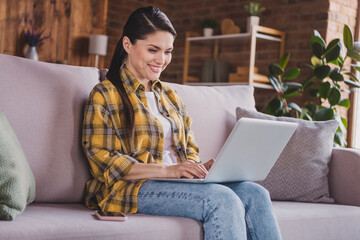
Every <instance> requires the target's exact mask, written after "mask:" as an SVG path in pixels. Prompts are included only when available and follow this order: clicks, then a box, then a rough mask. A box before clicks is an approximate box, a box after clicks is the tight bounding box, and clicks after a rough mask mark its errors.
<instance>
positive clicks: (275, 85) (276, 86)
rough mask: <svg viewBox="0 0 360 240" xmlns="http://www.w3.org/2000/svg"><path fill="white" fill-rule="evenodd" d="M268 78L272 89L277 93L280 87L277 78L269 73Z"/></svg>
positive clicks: (279, 91) (280, 90)
mask: <svg viewBox="0 0 360 240" xmlns="http://www.w3.org/2000/svg"><path fill="white" fill-rule="evenodd" d="M268 79H269V81H270V84H271V86H272V87H273V88H274V90H275V91H276V92H278V93H281V92H282V87H281V84H280V82H279V80H278V79H277V78H276V77H274V76H271V75H269V76H268Z"/></svg>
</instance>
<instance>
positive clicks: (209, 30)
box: [204, 28, 214, 37]
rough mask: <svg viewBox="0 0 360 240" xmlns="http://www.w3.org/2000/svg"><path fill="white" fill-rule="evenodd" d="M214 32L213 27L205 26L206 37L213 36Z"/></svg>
mask: <svg viewBox="0 0 360 240" xmlns="http://www.w3.org/2000/svg"><path fill="white" fill-rule="evenodd" d="M213 33H214V29H212V28H204V37H211V36H212V35H213Z"/></svg>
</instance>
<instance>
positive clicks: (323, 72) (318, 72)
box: [314, 65, 331, 80]
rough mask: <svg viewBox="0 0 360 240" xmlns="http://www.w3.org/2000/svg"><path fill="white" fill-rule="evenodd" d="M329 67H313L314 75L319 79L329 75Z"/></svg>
mask: <svg viewBox="0 0 360 240" xmlns="http://www.w3.org/2000/svg"><path fill="white" fill-rule="evenodd" d="M330 70H331V68H330V67H329V66H327V65H324V66H319V67H316V68H315V69H314V75H315V77H317V78H318V79H320V80H323V79H324V78H326V77H327V76H329V73H330Z"/></svg>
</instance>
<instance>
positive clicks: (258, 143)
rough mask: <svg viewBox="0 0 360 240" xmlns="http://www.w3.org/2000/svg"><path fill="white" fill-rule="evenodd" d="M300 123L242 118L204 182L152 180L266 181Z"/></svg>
mask: <svg viewBox="0 0 360 240" xmlns="http://www.w3.org/2000/svg"><path fill="white" fill-rule="evenodd" d="M297 126H298V124H297V123H292V122H279V121H270V120H260V119H251V118H241V119H239V120H238V122H237V123H236V125H235V127H234V128H233V130H232V131H231V133H230V135H229V137H228V139H227V140H226V142H225V144H224V145H223V147H222V149H221V150H220V152H219V154H218V156H217V157H216V159H215V162H214V164H213V166H212V167H211V169H210V171H209V173H208V174H207V175H206V177H205V178H204V179H188V178H180V179H153V180H158V181H177V182H193V183H219V182H237V181H259V180H264V179H265V178H266V176H267V175H268V173H269V172H270V170H271V168H272V167H273V166H274V164H275V162H276V160H277V159H278V157H279V156H280V154H281V152H282V151H283V149H284V148H285V146H286V144H287V143H288V141H289V140H290V138H291V136H292V135H293V133H294V131H295V129H296V128H297Z"/></svg>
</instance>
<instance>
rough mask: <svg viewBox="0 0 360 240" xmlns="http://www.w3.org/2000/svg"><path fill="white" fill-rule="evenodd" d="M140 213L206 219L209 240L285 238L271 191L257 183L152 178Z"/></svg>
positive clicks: (142, 190)
mask: <svg viewBox="0 0 360 240" xmlns="http://www.w3.org/2000/svg"><path fill="white" fill-rule="evenodd" d="M138 213H144V214H151V215H161V216H176V217H185V218H192V219H196V220H198V221H202V222H203V228H204V235H205V239H206V240H210V239H225V240H231V239H260V240H261V239H266V240H275V239H281V236H280V231H279V227H278V225H277V222H276V218H275V216H274V213H273V209H272V205H271V200H270V196H269V193H268V191H267V190H266V189H264V188H263V187H261V186H260V185H258V184H256V183H253V182H235V183H226V184H215V183H208V184H196V183H179V182H161V181H152V180H149V181H146V182H145V183H144V184H143V185H142V186H141V188H140V191H139V195H138Z"/></svg>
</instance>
